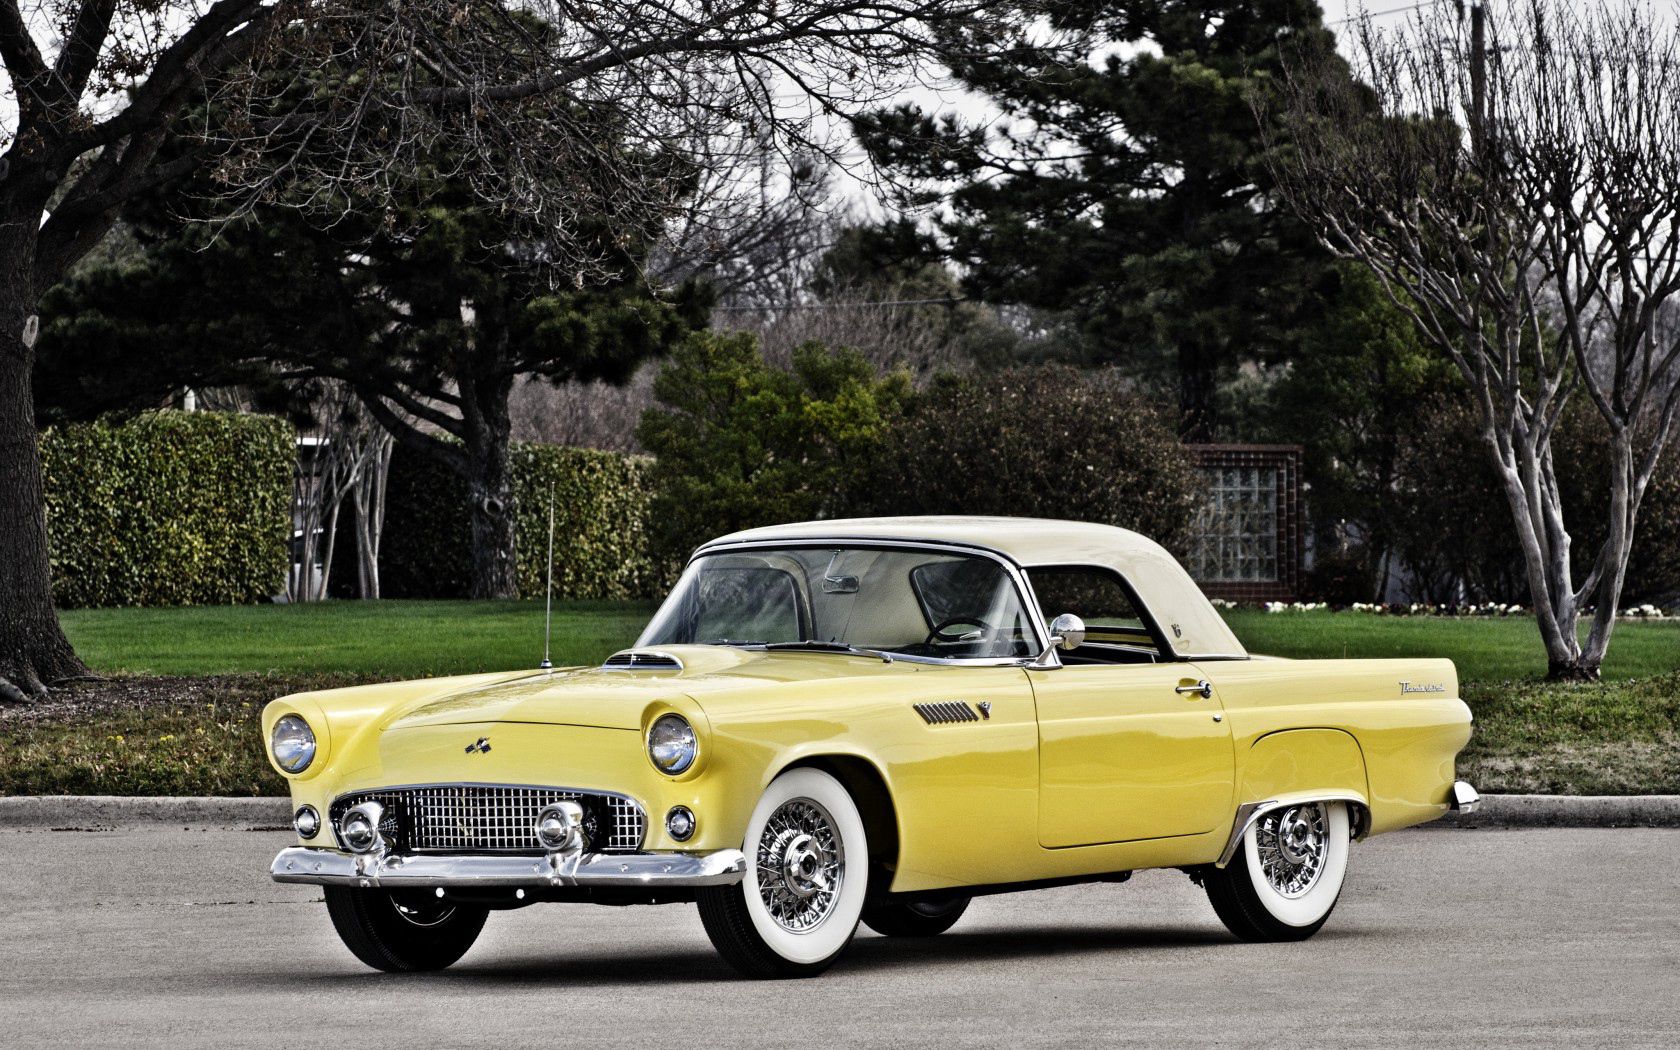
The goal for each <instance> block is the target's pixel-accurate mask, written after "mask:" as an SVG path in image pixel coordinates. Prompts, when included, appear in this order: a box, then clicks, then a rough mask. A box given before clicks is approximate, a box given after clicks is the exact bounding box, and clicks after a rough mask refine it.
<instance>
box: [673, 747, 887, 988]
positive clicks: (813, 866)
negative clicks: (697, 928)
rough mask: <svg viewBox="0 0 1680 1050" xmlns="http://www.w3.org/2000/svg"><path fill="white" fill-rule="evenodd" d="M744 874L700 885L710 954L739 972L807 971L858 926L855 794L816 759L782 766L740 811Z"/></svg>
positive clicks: (819, 968) (865, 847)
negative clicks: (754, 802) (744, 817)
mask: <svg viewBox="0 0 1680 1050" xmlns="http://www.w3.org/2000/svg"><path fill="white" fill-rule="evenodd" d="M743 849H744V850H745V851H746V854H747V861H748V865H747V874H746V877H745V878H744V879H742V880H741V882H739V883H737V884H736V885H734V886H717V887H708V888H704V889H702V890H700V892H699V903H700V921H701V922H702V923H703V924H704V925H705V927H706V933H707V934H708V935H709V936H710V937H711V939H712V944H713V945H714V946H715V947H716V948H717V950H718V954H720V955H722V956H723V958H724V959H725V960H726V961H727V962H728V963H729V964H730V965H731V966H733V967H735V969H737V970H739V971H740V972H741V973H743V974H745V975H747V976H748V977H811V976H815V975H816V974H819V973H822V972H823V971H824V970H826V969H828V968H829V966H831V965H833V963H834V960H835V958H836V957H838V956H839V954H840V953H841V951H843V950H844V949H845V947H846V945H848V944H850V943H851V940H852V935H853V934H854V933H855V932H857V924H858V917H859V916H860V915H861V914H862V912H863V898H864V893H865V891H866V890H867V889H868V885H867V884H868V881H869V843H868V842H867V840H866V839H865V837H864V829H863V818H862V816H860V815H859V814H858V808H857V804H856V803H854V802H853V801H852V796H851V795H850V794H848V793H847V791H846V789H845V788H844V787H843V786H842V785H841V784H840V782H839V781H838V780H835V779H834V778H833V777H831V776H829V775H828V774H827V773H824V772H822V771H821V770H818V769H795V770H793V771H791V772H788V773H784V774H782V775H781V776H779V777H777V778H776V779H775V780H774V781H772V782H771V784H770V786H769V787H768V788H766V789H765V791H764V797H763V798H761V799H759V802H758V807H757V808H756V809H754V810H753V814H752V817H751V818H750V819H749V820H748V821H747V836H746V842H745V844H744V846H743Z"/></svg>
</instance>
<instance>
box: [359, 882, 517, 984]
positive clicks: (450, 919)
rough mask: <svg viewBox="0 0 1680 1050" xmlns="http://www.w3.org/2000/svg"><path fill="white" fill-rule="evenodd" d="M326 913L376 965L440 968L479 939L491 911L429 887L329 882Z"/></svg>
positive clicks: (405, 968) (365, 958) (402, 968)
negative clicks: (439, 894) (378, 887)
mask: <svg viewBox="0 0 1680 1050" xmlns="http://www.w3.org/2000/svg"><path fill="white" fill-rule="evenodd" d="M326 898H327V914H328V915H330V916H332V922H333V927H334V928H335V929H337V930H338V936H339V938H340V939H342V940H343V941H344V946H345V947H346V948H349V949H350V951H351V953H352V954H354V955H355V956H356V958H358V959H360V960H362V962H365V963H367V964H368V965H369V966H371V967H373V968H374V969H375V970H384V971H386V972H387V973H415V972H420V971H425V970H441V969H443V968H444V967H446V966H448V965H450V964H451V963H453V962H455V961H456V960H458V959H460V958H461V956H463V955H465V954H467V949H468V948H471V947H472V946H473V942H474V941H476V940H477V939H478V934H479V931H480V930H482V929H484V920H485V919H486V918H487V917H488V916H489V912H488V911H486V910H485V909H483V908H469V907H463V906H461V905H458V904H449V903H446V902H444V901H440V900H438V899H437V898H436V897H435V896H434V895H432V893H431V891H429V890H402V891H391V890H363V889H352V888H350V887H348V886H328V887H326Z"/></svg>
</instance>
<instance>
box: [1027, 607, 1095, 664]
mask: <svg viewBox="0 0 1680 1050" xmlns="http://www.w3.org/2000/svg"><path fill="white" fill-rule="evenodd" d="M1083 644H1085V621H1084V620H1081V619H1080V618H1079V617H1077V616H1075V615H1073V614H1072V613H1063V614H1062V615H1060V616H1058V617H1056V618H1055V619H1054V620H1051V621H1050V644H1049V645H1047V646H1045V647H1044V651H1043V652H1042V653H1039V654H1038V657H1037V659H1035V660H1033V662H1032V663H1029V664H1028V665H1027V670H1029V671H1054V670H1055V669H1056V668H1058V667H1060V666H1062V661H1061V659H1060V658H1059V657H1057V656H1056V650H1057V649H1077V648H1079V647H1080V646H1081V645H1083Z"/></svg>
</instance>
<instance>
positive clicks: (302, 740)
mask: <svg viewBox="0 0 1680 1050" xmlns="http://www.w3.org/2000/svg"><path fill="white" fill-rule="evenodd" d="M300 730H301V732H300ZM282 747H285V749H286V750H285V752H284V753H282V751H281V748H282ZM319 749H320V741H318V740H317V739H316V737H315V730H314V729H313V728H312V727H311V726H310V725H309V722H308V721H307V720H305V719H304V717H303V716H302V715H297V714H291V715H282V716H281V717H280V718H279V720H278V721H276V722H275V723H274V728H273V730H271V731H270V733H269V735H268V753H269V754H270V755H272V756H273V758H274V764H275V765H277V766H279V767H280V768H281V769H282V770H284V771H285V772H287V773H290V774H292V775H293V776H296V775H297V774H299V773H302V772H304V771H305V770H307V769H308V768H309V767H310V766H311V765H312V764H314V762H315V755H316V753H317V752H318V751H319Z"/></svg>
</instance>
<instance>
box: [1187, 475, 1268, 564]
mask: <svg viewBox="0 0 1680 1050" xmlns="http://www.w3.org/2000/svg"><path fill="white" fill-rule="evenodd" d="M1202 473H1203V475H1204V476H1205V477H1206V478H1207V482H1208V490H1207V501H1206V502H1205V503H1204V504H1203V505H1202V509H1201V511H1200V512H1199V513H1198V514H1197V515H1196V522H1195V524H1194V525H1193V526H1192V535H1191V543H1190V575H1192V576H1194V577H1195V578H1196V579H1197V580H1198V581H1208V582H1229V583H1270V582H1273V581H1275V580H1277V579H1278V533H1279V529H1278V498H1277V494H1278V471H1277V468H1276V467H1271V466H1264V467H1232V466H1216V467H1207V468H1204V469H1203V472H1202Z"/></svg>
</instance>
